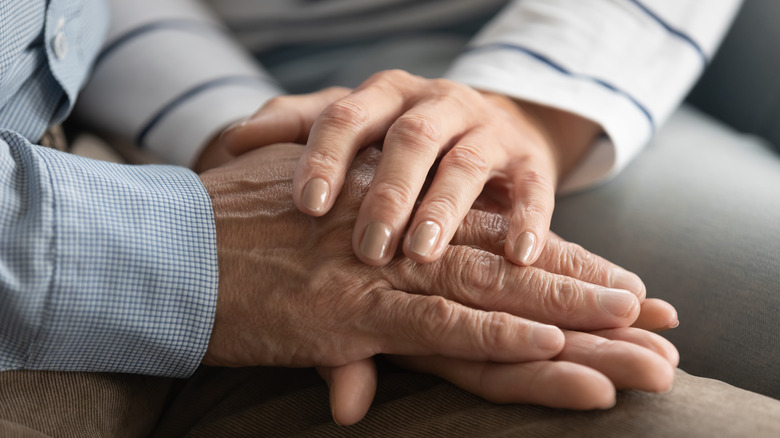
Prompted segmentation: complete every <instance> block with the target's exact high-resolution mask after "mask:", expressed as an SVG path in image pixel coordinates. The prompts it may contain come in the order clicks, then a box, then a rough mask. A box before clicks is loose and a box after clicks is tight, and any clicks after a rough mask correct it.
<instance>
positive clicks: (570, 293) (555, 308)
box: [547, 281, 583, 315]
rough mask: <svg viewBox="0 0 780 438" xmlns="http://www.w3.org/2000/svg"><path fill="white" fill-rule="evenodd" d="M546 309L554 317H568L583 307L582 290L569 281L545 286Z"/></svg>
mask: <svg viewBox="0 0 780 438" xmlns="http://www.w3.org/2000/svg"><path fill="white" fill-rule="evenodd" d="M547 290H548V294H547V307H548V310H549V311H550V312H551V313H552V314H554V315H570V314H571V313H573V312H575V311H576V310H577V309H581V308H582V306H583V294H582V290H581V289H580V288H579V287H578V286H577V285H575V284H574V283H573V282H571V281H561V282H557V283H553V284H549V285H548V286H547Z"/></svg>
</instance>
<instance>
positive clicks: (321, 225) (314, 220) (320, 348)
mask: <svg viewBox="0 0 780 438" xmlns="http://www.w3.org/2000/svg"><path fill="white" fill-rule="evenodd" d="M301 152H302V147H301V146H298V145H292V144H279V145H273V146H269V147H266V148H263V149H259V150H256V151H252V152H249V153H247V154H244V155H242V156H241V157H240V158H238V159H236V160H234V161H232V162H230V163H228V164H227V165H225V166H222V167H219V168H216V169H212V170H210V171H207V172H205V173H203V174H202V175H201V179H202V181H203V183H204V186H205V187H206V189H207V191H208V192H209V194H210V196H211V198H212V202H213V207H214V213H215V222H216V227H217V244H218V256H219V269H220V283H219V296H218V304H217V313H216V317H215V323H214V328H213V332H212V337H211V340H210V342H209V347H208V351H207V353H206V356H205V357H204V363H206V364H210V365H220V366H252V365H266V366H295V367H300V366H319V367H322V368H320V370H321V372H322V374H323V376H324V377H325V378H326V380H327V381H328V382H329V383H330V384H331V391H332V397H331V402H332V405H333V409H334V416H335V418H336V419H337V421H339V422H340V423H342V424H350V423H353V422H355V421H358V420H359V419H360V418H362V416H363V415H364V414H365V410H367V409H368V405H369V404H370V400H371V398H372V397H373V389H372V388H373V384H372V382H375V374H374V371H373V365H372V363H371V360H370V358H371V357H372V356H374V355H375V354H379V353H386V354H392V355H396V356H395V357H396V360H397V361H399V363H401V364H403V365H405V366H408V367H411V368H413V369H417V370H421V371H425V372H432V373H435V374H438V375H441V376H442V377H444V378H447V379H449V380H451V381H453V382H454V383H456V384H458V385H460V386H462V387H464V388H465V389H467V390H470V391H472V392H474V393H476V394H478V395H481V396H483V397H486V398H488V399H492V400H496V401H501V402H513V401H519V402H534V403H542V404H547V405H550V406H562V407H571V408H580V409H588V408H593V407H608V406H609V405H610V404H611V403H613V402H614V391H615V387H616V386H617V387H628V388H638V389H645V390H652V391H660V390H664V389H667V388H668V387H669V385H671V379H672V375H673V373H672V371H673V368H674V366H675V365H676V363H677V353H676V351H675V350H674V347H672V346H671V345H670V344H669V343H668V342H666V341H665V340H663V339H662V338H660V337H658V336H657V335H654V334H652V333H650V332H647V331H644V330H639V329H635V328H628V326H630V325H631V324H633V323H635V322H637V321H638V322H639V323H640V326H642V327H644V328H654V329H658V328H664V327H670V326H673V325H674V324H676V313H674V309H673V308H671V306H669V305H668V304H666V303H664V302H661V301H659V300H645V289H644V285H643V284H642V283H641V281H640V280H639V279H638V277H636V276H635V275H634V274H630V273H628V272H626V271H625V270H623V269H621V268H619V267H616V266H614V265H612V264H610V263H609V262H607V261H605V260H603V259H601V258H599V257H597V256H594V255H592V254H590V253H588V252H587V251H585V250H584V249H582V248H581V247H579V246H576V245H573V244H569V243H566V242H563V241H561V240H560V239H559V238H557V237H555V236H553V235H551V236H550V238H549V240H548V242H547V243H546V244H545V247H544V248H545V249H544V251H543V253H542V254H541V255H540V257H539V259H538V260H537V262H536V264H535V265H534V266H533V267H521V266H517V265H514V264H512V263H511V262H509V261H508V260H506V259H504V258H503V257H500V256H497V255H495V254H494V253H493V252H491V251H495V249H496V245H500V244H501V242H502V240H503V239H504V238H505V235H506V227H507V222H506V220H504V219H502V216H501V215H498V214H494V213H488V212H484V211H472V212H470V213H469V214H468V215H467V216H466V219H465V221H464V224H463V225H462V226H461V228H460V230H459V231H458V233H456V235H455V236H454V238H453V241H452V244H451V245H449V246H448V247H447V248H446V249H445V251H444V252H443V255H442V257H441V258H440V259H439V260H437V261H435V262H432V263H428V264H424V265H420V264H416V263H415V262H413V261H411V260H410V259H407V258H403V257H396V258H395V259H393V261H392V262H390V263H389V264H387V265H385V266H382V267H372V266H368V265H366V264H364V263H362V262H360V261H359V260H358V259H357V258H356V257H355V255H354V253H353V252H352V247H351V244H350V236H351V233H352V228H353V226H354V223H355V220H356V217H357V213H358V211H359V208H360V203H361V201H362V199H363V197H364V196H365V194H366V191H367V189H368V187H369V184H370V181H371V178H372V175H373V172H374V169H375V168H376V166H377V163H378V160H379V156H380V152H379V151H378V150H376V149H373V148H368V149H366V150H364V151H363V152H361V153H360V154H359V155H358V156H357V158H356V160H355V161H354V162H353V164H352V166H351V168H350V170H349V172H348V174H347V178H346V182H345V184H344V188H343V190H342V192H341V193H340V194H339V197H338V200H337V201H336V204H335V205H334V206H333V208H332V209H331V210H330V212H329V213H328V214H326V215H324V216H322V217H311V216H307V215H304V214H302V213H300V212H299V211H298V210H297V209H296V207H295V205H294V203H293V200H292V198H291V190H292V175H293V172H294V169H295V165H296V163H297V162H298V159H299V157H300V155H301ZM502 234H503V237H502ZM616 285H619V286H620V287H622V288H624V289H626V290H615V289H609V290H607V289H606V288H611V287H615V286H616ZM605 296H606V297H612V298H613V299H614V298H615V297H616V296H617V297H618V298H619V299H618V300H617V301H614V300H613V301H611V304H606V303H607V301H605V300H606V298H603V297H605ZM607 309H610V311H607ZM640 309H641V313H640ZM642 315H650V316H649V317H643V316H642ZM540 323H541V324H540ZM546 324H554V325H556V326H559V327H561V328H565V329H572V330H588V331H592V330H601V331H600V332H596V333H595V334H587V333H581V332H573V331H565V332H564V331H562V330H560V329H558V328H556V327H553V326H550V325H546ZM608 339H612V340H608ZM554 360H557V361H554ZM616 364H618V365H616ZM326 367H336V368H326ZM475 376H478V378H477V380H474V379H475V378H476V377H475ZM509 376H512V379H511V380H512V381H513V382H515V383H514V384H513V385H507V384H506V383H505V382H506V380H507V378H509ZM522 376H525V379H523V378H520V377H522ZM350 382H351V383H357V384H356V385H353V384H347V383H350ZM523 382H527V383H528V384H527V385H526V384H523ZM572 388H579V389H577V391H574V392H575V393H576V394H572V392H573V390H572ZM542 389H544V390H542Z"/></svg>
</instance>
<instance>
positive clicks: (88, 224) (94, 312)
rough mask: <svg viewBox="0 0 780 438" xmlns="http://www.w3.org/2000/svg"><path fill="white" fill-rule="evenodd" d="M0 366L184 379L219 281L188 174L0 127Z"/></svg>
mask: <svg viewBox="0 0 780 438" xmlns="http://www.w3.org/2000/svg"><path fill="white" fill-rule="evenodd" d="M0 239H1V240H0V242H1V243H2V245H1V246H0V370H11V369H35V370H60V371H101V372H122V373H139V374H147V375H159V376H171V377H185V376H188V375H190V374H191V373H192V372H194V370H195V368H196V367H197V366H198V364H199V363H200V361H201V359H202V357H203V355H204V353H205V350H206V347H207V344H208V340H209V336H210V334H211V327H212V324H213V318H214V311H215V308H216V293H217V282H218V276H217V274H218V270H217V256H216V235H215V230H214V225H213V213H212V209H211V202H210V199H209V196H208V194H207V193H206V191H205V189H204V188H203V186H202V185H201V183H200V180H199V179H198V177H197V176H196V175H195V174H194V173H192V172H191V171H189V170H187V169H185V168H181V167H175V166H128V165H117V164H111V163H105V162H100V161H95V160H89V159H85V158H81V157H76V156H72V155H69V154H64V153H60V152H57V151H54V150H49V149H46V148H43V147H40V146H33V145H31V144H29V143H28V142H27V141H26V140H25V139H24V138H23V137H21V136H19V135H17V134H14V133H11V132H7V131H6V132H0Z"/></svg>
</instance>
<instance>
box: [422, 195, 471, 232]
mask: <svg viewBox="0 0 780 438" xmlns="http://www.w3.org/2000/svg"><path fill="white" fill-rule="evenodd" d="M459 196H460V195H459V194H458V193H454V192H452V191H450V190H446V191H441V192H438V193H436V195H435V197H433V198H431V199H430V200H426V201H425V203H424V204H423V205H421V206H420V209H419V210H418V213H417V214H416V217H427V218H437V219H438V220H437V222H439V223H441V224H442V225H444V224H447V223H450V220H451V218H457V217H460V216H461V214H460V209H461V208H460V205H461V200H460V198H459Z"/></svg>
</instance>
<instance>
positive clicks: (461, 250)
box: [453, 247, 507, 305]
mask: <svg viewBox="0 0 780 438" xmlns="http://www.w3.org/2000/svg"><path fill="white" fill-rule="evenodd" d="M455 251H456V253H455V263H454V264H453V269H456V270H457V273H458V275H457V276H456V277H455V278H458V280H459V281H460V284H461V286H462V287H463V290H464V292H465V293H466V294H467V296H466V297H470V298H471V299H470V300H469V301H471V303H470V304H473V303H475V301H476V300H477V299H479V300H480V304H482V305H485V304H488V303H486V302H485V300H486V299H489V298H490V297H491V296H492V294H490V293H485V292H486V291H495V290H502V289H503V288H504V287H505V286H506V280H507V278H506V276H507V265H506V264H505V263H504V262H503V260H502V259H501V257H499V256H497V255H495V254H492V253H489V252H487V251H481V250H477V249H473V248H467V247H458V248H456V249H455ZM466 297H464V298H466Z"/></svg>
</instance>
